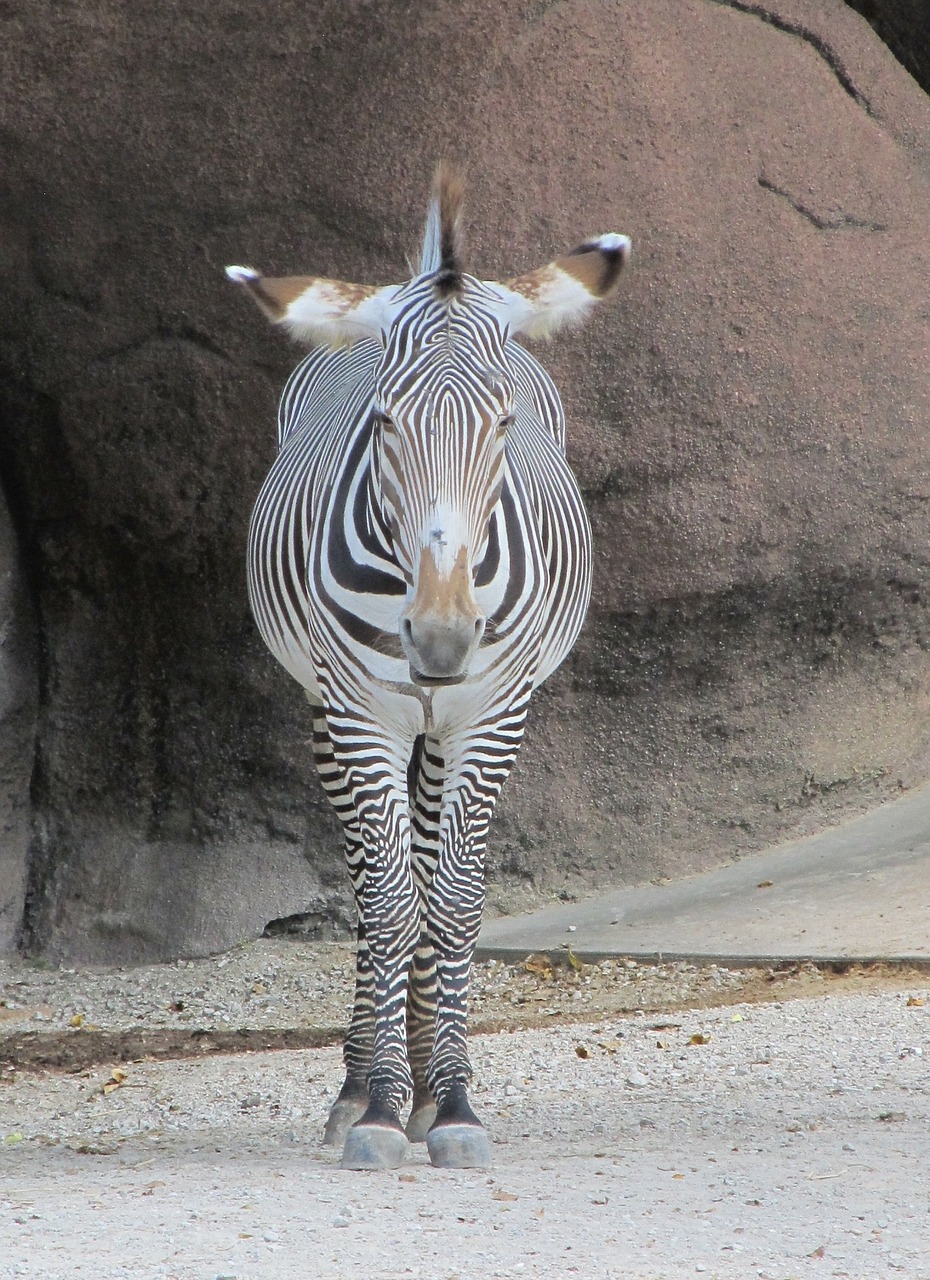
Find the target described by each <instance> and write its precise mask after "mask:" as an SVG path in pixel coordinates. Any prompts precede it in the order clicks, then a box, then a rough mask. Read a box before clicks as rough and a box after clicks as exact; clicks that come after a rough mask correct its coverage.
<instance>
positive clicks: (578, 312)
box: [507, 233, 632, 338]
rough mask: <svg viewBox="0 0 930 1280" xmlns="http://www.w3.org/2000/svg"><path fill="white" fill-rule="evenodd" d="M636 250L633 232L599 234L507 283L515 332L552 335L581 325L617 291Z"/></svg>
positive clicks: (531, 334)
mask: <svg viewBox="0 0 930 1280" xmlns="http://www.w3.org/2000/svg"><path fill="white" fill-rule="evenodd" d="M631 252H632V245H631V243H630V239H629V237H628V236H618V235H615V234H613V233H611V234H609V235H605V236H598V237H597V239H594V240H586V241H585V243H584V244H581V245H579V246H578V248H577V249H573V250H572V251H571V253H568V254H566V255H565V256H564V257H562V258H556V259H555V261H554V262H550V263H548V265H547V266H545V267H539V268H538V270H536V271H531V272H530V273H529V275H525V276H518V277H517V279H516V280H510V281H508V283H507V289H508V290H509V292H510V295H511V296H510V298H508V299H507V302H508V303H509V304H510V305H509V307H508V308H507V310H508V311H509V313H510V314H509V316H508V319H509V323H510V331H511V333H523V334H526V336H527V337H529V338H548V337H550V336H551V335H552V334H554V333H557V332H558V330H559V329H562V328H564V327H565V326H566V325H577V324H581V322H582V321H583V320H584V319H585V318H586V317H587V315H588V313H589V312H590V311H591V309H592V307H594V306H595V305H596V304H597V303H598V302H600V301H601V299H602V298H606V297H607V296H608V295H609V294H611V293H613V291H614V289H615V288H616V286H617V282H618V280H619V279H620V272H621V271H622V270H623V268H624V266H625V264H626V263H627V262H628V261H629V259H630V254H631Z"/></svg>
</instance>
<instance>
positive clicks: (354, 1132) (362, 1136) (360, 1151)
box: [340, 1124, 410, 1169]
mask: <svg viewBox="0 0 930 1280" xmlns="http://www.w3.org/2000/svg"><path fill="white" fill-rule="evenodd" d="M409 1150H410V1144H409V1142H408V1141H407V1136H406V1134H405V1133H404V1131H403V1130H402V1129H394V1128H390V1127H388V1126H387V1125H383V1124H355V1125H353V1126H352V1128H351V1129H350V1130H349V1132H348V1133H347V1134H346V1144H345V1146H344V1147H343V1149H342V1160H341V1161H340V1165H341V1167H342V1168H343V1169H397V1168H399V1166H400V1165H402V1164H403V1163H404V1161H405V1160H406V1159H407V1153H408V1151H409Z"/></svg>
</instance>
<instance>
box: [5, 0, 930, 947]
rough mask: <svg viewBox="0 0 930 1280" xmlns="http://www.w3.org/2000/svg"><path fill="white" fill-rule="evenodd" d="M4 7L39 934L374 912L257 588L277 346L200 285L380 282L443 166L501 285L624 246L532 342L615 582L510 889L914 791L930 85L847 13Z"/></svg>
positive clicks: (564, 675)
mask: <svg viewBox="0 0 930 1280" xmlns="http://www.w3.org/2000/svg"><path fill="white" fill-rule="evenodd" d="M0 30H2V33H3V40H2V41H0V67H2V77H0V85H2V88H0V157H2V169H3V173H4V182H3V184H2V186H0V281H2V286H3V287H2V290H0V414H2V421H3V424H4V439H3V445H2V453H0V466H2V469H3V481H4V485H5V486H6V488H7V491H8V492H9V493H10V494H11V495H14V494H15V497H16V501H15V502H14V504H13V506H14V510H15V512H16V521H17V532H18V535H19V539H20V543H21V546H22V549H23V557H24V565H25V573H26V579H27V584H28V590H29V593H30V595H31V598H32V600H33V602H34V607H35V614H36V619H37V627H38V631H39V637H40V648H39V652H40V661H39V663H38V673H39V682H40V684H39V710H38V719H37V735H36V748H35V752H34V758H33V759H31V760H30V762H29V763H30V769H29V773H30V776H31V800H30V805H31V810H30V812H31V832H32V835H31V847H30V868H29V891H28V895H27V898H28V901H27V904H26V907H25V917H24V924H25V934H26V939H27V942H28V943H29V945H31V946H32V947H33V949H35V950H39V951H43V952H45V953H46V954H48V955H50V956H52V957H65V956H67V957H71V958H75V959H79V960H102V959H122V960H133V959H142V958H154V957H168V956H173V955H177V954H180V953H187V954H193V953H202V952H204V951H208V950H216V949H219V948H221V947H223V946H226V945H229V944H231V943H232V942H234V941H236V940H237V939H239V938H241V937H244V936H249V935H250V934H253V933H254V932H256V931H258V930H260V929H261V927H262V925H263V924H264V922H265V921H266V920H268V919H270V918H273V917H285V916H290V915H294V914H299V913H303V914H304V915H305V916H308V917H309V918H310V919H311V920H322V919H330V918H335V919H337V920H345V919H347V918H348V906H347V900H346V895H345V887H344V881H343V873H342V869H341V865H340V860H341V855H340V852H339V844H338V834H337V831H336V826H335V823H334V821H333V819H332V818H331V816H330V814H329V812H328V809H327V806H326V803H325V801H324V800H323V798H322V796H321V794H320V792H319V790H318V788H317V786H316V783H315V780H314V779H313V778H312V776H311V774H312V769H311V766H310V763H309V750H308V737H309V721H308V717H307V714H306V709H305V706H304V703H303V699H302V696H301V694H300V691H299V690H298V689H297V688H296V687H295V686H292V685H291V684H290V682H289V681H288V678H287V677H286V676H285V675H284V673H283V672H281V671H279V670H278V669H277V668H276V667H275V665H274V663H273V662H272V660H271V659H270V657H268V656H267V655H266V654H265V653H264V652H263V650H262V648H261V645H260V643H259V641H258V639H257V637H256V635H255V632H254V629H253V627H252V624H251V621H250V619H249V616H248V608H247V603H246V598H245V590H244V570H243V543H244V537H245V529H246V524H247V521H248V514H249V510H250V505H251V501H252V499H253V497H254V495H255V493H256V492H257V489H258V487H259V485H260V483H261V479H262V477H263V475H264V472H265V470H266V469H267V467H268V465H269V463H270V461H271V458H272V454H273V440H274V409H275V401H276V397H277V394H278V392H279V390H280V387H281V385H282V383H283V381H284V378H285V377H286V375H287V372H288V370H289V368H290V367H291V366H292V364H293V363H294V362H295V361H296V358H297V355H298V353H297V352H295V351H293V350H289V349H288V348H287V346H286V345H285V344H284V343H283V341H282V340H281V338H280V336H278V335H275V334H273V333H270V332H268V331H267V329H266V327H265V326H264V325H263V322H262V321H261V318H260V317H259V316H258V315H257V314H252V313H251V312H250V311H247V310H244V309H243V306H242V301H241V298H240V297H239V296H238V295H236V294H235V293H234V292H233V291H232V290H231V289H230V288H229V286H228V285H227V284H226V282H225V280H224V279H223V275H222V266H223V264H224V263H226V262H241V261H246V262H250V263H252V264H253V265H255V266H256V267H259V268H261V269H263V270H265V271H267V272H269V273H284V272H288V271H295V270H296V271H314V272H320V273H324V274H331V275H338V276H343V277H346V278H350V279H353V278H354V279H363V280H371V281H389V280H397V279H399V278H401V277H402V276H403V274H404V262H405V256H406V254H407V253H408V251H410V250H411V248H412V247H413V245H414V244H415V243H416V241H417V238H418V232H419V226H420V223H421V220H422V215H423V210H424V199H425V193H426V188H427V186H428V182H429V176H430V173H431V171H432V167H433V164H434V162H435V159H436V157H437V156H439V155H441V154H444V155H446V156H449V157H452V158H453V159H456V160H458V161H460V162H461V163H463V164H464V166H465V168H466V169H467V172H468V175H469V179H470V192H471V194H470V200H469V211H470V244H471V256H472V262H473V265H474V267H475V269H476V270H477V271H479V272H480V273H484V274H487V275H488V276H499V275H502V274H508V273H511V272H514V271H517V270H522V269H525V268H527V267H530V266H533V265H536V264H537V263H538V262H540V261H544V260H546V259H547V258H548V257H549V256H551V255H552V254H553V253H554V252H559V251H562V250H563V249H565V248H567V247H570V246H571V245H573V244H575V243H577V242H578V240H579V238H581V237H582V236H584V235H586V234H588V233H592V232H599V231H602V230H608V229H616V230H620V231H625V232H628V233H629V234H631V235H632V236H633V238H634V242H635V259H634V268H633V269H632V270H631V272H630V274H629V276H628V278H627V281H626V282H625V285H624V289H623V292H622V295H621V298H620V300H619V302H618V303H617V304H616V305H615V306H614V307H613V308H612V309H611V310H610V311H608V312H605V313H604V314H602V315H601V316H600V317H599V318H598V319H597V320H596V321H595V322H594V323H593V324H592V325H591V326H590V327H589V328H588V329H587V330H586V331H585V332H584V333H583V334H580V335H578V336H570V337H568V338H566V339H564V340H560V341H559V342H558V343H557V344H554V345H553V346H552V347H551V349H547V350H543V351H541V352H540V354H541V355H542V358H543V359H544V360H545V362H546V363H547V365H548V367H549V368H550V369H551V371H552V372H553V374H554V375H555V377H556V379H557V381H558V383H559V385H560V387H561V388H562V390H563V394H564V398H565V401H566V405H567V408H568V411H569V416H570V423H571V426H570V435H571V447H570V452H571V458H572V461H573V463H574V465H575V467H576V470H577V473H578V475H579V478H580V480H581V483H582V486H583V488H584V491H585V494H586V497H587V500H588V504H589V508H590V510H591V514H592V520H593V524H594V529H595V536H596V539H597V545H598V563H597V580H596V589H595V600H594V605H593V608H592V613H591V617H590V621H589V625H588V627H587V630H586V632H585V635H584V637H583V639H582V641H581V643H580V645H579V647H578V649H577V651H576V653H575V654H574V655H573V657H572V658H571V660H570V661H569V662H568V663H567V664H566V666H565V668H564V669H563V670H562V671H561V672H560V673H559V674H558V675H557V676H556V677H555V678H554V679H553V680H552V681H551V683H550V684H549V685H547V686H546V687H545V688H544V689H543V690H542V691H540V695H539V697H538V700H537V704H536V707H535V709H534V713H533V718H532V724H531V728H530V732H529V735H528V739H527V744H526V748H525V752H524V755H523V756H522V757H521V760H520V762H519V764H518V768H517V771H516V773H515V776H514V779H513V781H512V783H511V785H510V787H509V789H508V791H507V793H506V795H505V798H504V802H503V803H502V806H501V812H500V820H499V822H498V824H497V827H496V829H495V833H494V837H493V852H492V876H493V890H492V895H493V897H494V900H495V901H496V902H497V903H498V904H499V905H519V904H522V903H524V902H526V901H528V900H529V899H530V898H531V897H532V895H533V894H535V893H539V892H552V891H556V892H562V893H565V894H571V893H578V892H583V891H584V890H586V889H589V888H591V887H592V886H594V885H596V884H601V883H606V882H611V883H618V882H621V881H623V882H633V881H636V880H643V879H647V878H650V877H654V876H658V875H669V874H677V873H681V872H684V871H690V870H694V869H697V868H699V867H702V866H707V865H710V864H712V863H714V862H718V861H720V860H723V859H725V858H727V857H730V856H733V855H735V854H737V853H740V852H744V851H746V850H748V849H751V848H754V847H758V846H759V845H760V844H762V843H765V842H767V841H770V840H772V839H775V838H778V837H780V836H788V835H793V834H796V833H797V832H799V831H801V830H806V829H812V828H814V827H816V826H818V825H821V824H823V823H825V822H827V821H830V820H833V819H835V818H837V817H840V816H842V815H843V814H845V813H850V812H853V811H855V810H857V809H859V808H861V807H864V806H866V805H869V804H872V803H875V802H877V801H879V800H880V799H882V798H883V797H885V796H887V795H889V794H893V793H894V792H895V790H896V789H898V788H899V786H900V785H912V784H913V783H914V782H917V781H922V780H924V779H925V778H927V776H928V774H930V764H928V760H930V755H928V747H930V718H928V715H927V711H928V705H930V658H928V652H927V643H928V626H930V615H928V601H930V579H928V566H930V536H928V523H927V511H928V505H927V504H928V502H930V467H928V460H927V451H926V445H925V437H926V423H927V420H928V407H930V404H928V402H930V360H928V358H927V356H928V337H930V320H928V316H930V312H928V304H927V299H928V298H930V236H928V230H927V228H928V226H930V218H928V213H930V105H928V101H927V98H926V96H925V95H924V94H922V93H921V92H920V90H919V89H918V88H917V86H916V85H915V83H914V81H913V80H912V79H911V78H910V77H909V76H908V75H907V73H906V72H905V71H904V70H902V69H901V67H899V66H898V64H897V63H896V62H895V61H894V59H893V58H892V56H891V55H890V54H889V52H888V51H887V50H886V49H885V48H884V46H883V45H882V44H881V42H880V41H879V40H878V38H877V37H876V36H875V34H874V33H873V32H872V31H871V29H870V28H869V26H868V24H867V23H866V22H865V21H864V20H863V19H862V18H860V17H859V16H858V15H857V14H855V13H853V12H852V11H851V10H850V9H848V8H847V7H846V6H845V5H844V4H843V3H841V0H772V3H770V4H768V5H767V6H765V8H764V9H763V8H762V7H760V6H758V5H755V4H752V5H750V4H748V3H741V2H740V0H730V2H722V0H720V2H718V0H644V2H643V3H641V4H638V5H636V6H628V5H622V4H619V3H613V4H611V3H606V2H605V0H597V2H595V0H576V2H573V3H561V4H540V3H539V2H538V0H522V2H521V3H516V4H513V5H508V6H505V7H503V8H502V7H501V6H500V5H498V4H496V3H493V2H492V0H467V2H465V3H460V4H457V5H451V4H450V5H441V6H433V5H425V4H423V3H421V2H420V0H416V2H414V0H409V2H407V3H399V4H396V5H391V6H378V5H374V4H372V3H368V2H366V0H352V2H350V3H345V2H343V0H340V3H338V4H337V3H336V2H335V0H321V3H319V4H317V5H314V6H307V5H305V4H300V3H297V0H282V3H280V4H278V5H275V6H274V7H273V8H271V9H268V8H267V7H261V8H256V6H254V5H252V4H250V3H246V0H218V2H217V0H212V2H211V3H209V4H208V3H206V0H185V3H183V4H181V3H177V2H176V0H168V2H167V3H165V4H163V5H160V6H158V7H157V8H151V7H148V8H146V7H145V6H143V7H142V9H138V8H137V9H134V10H133V11H132V14H131V15H130V14H129V12H128V11H127V10H126V8H125V6H124V5H121V4H118V3H116V0H99V3H97V4H95V5H93V6H90V7H88V6H67V7H64V6H61V5H58V4H55V3H53V2H52V0H31V2H30V3H29V4H28V5H27V4H26V3H24V0H9V3H7V4H5V5H3V6H2V11H0ZM24 669H28V664H27V667H26V668H24ZM20 794H21V795H22V791H21V792H20Z"/></svg>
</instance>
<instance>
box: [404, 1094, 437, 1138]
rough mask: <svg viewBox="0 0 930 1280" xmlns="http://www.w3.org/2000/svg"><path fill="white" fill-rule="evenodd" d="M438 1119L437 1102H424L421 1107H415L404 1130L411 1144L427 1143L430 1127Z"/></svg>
mask: <svg viewBox="0 0 930 1280" xmlns="http://www.w3.org/2000/svg"><path fill="white" fill-rule="evenodd" d="M435 1119H436V1104H435V1102H424V1103H423V1105H422V1106H421V1107H414V1109H413V1110H412V1111H411V1112H410V1119H409V1120H408V1121H407V1126H406V1128H405V1129H404V1133H406V1135H407V1138H408V1139H409V1141H410V1142H425V1141H426V1135H427V1133H428V1132H429V1127H430V1125H431V1124H432V1123H433V1121H434V1120H435Z"/></svg>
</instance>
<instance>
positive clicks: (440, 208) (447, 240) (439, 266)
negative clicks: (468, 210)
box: [420, 164, 465, 298]
mask: <svg viewBox="0 0 930 1280" xmlns="http://www.w3.org/2000/svg"><path fill="white" fill-rule="evenodd" d="M464 196H465V183H464V182H463V181H462V178H461V176H460V175H459V174H457V173H456V172H455V171H454V170H452V169H450V168H449V166H448V165H446V164H439V165H438V166H437V168H436V176H435V177H434V179H433V195H432V199H431V200H430V206H429V212H428V213H427V215H426V227H425V229H424V231H423V244H422V246H421V248H420V274H421V275H430V274H432V273H435V275H436V281H435V284H436V290H437V292H438V294H439V296H440V297H441V298H448V297H450V296H451V295H453V294H457V293H459V292H460V291H461V287H462V267H461V264H460V262H459V253H460V250H461V224H462V201H463V198H464Z"/></svg>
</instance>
